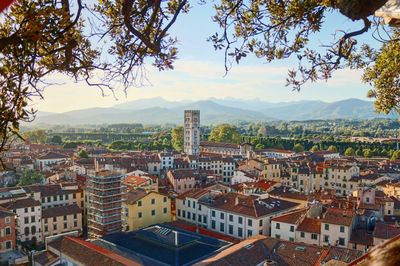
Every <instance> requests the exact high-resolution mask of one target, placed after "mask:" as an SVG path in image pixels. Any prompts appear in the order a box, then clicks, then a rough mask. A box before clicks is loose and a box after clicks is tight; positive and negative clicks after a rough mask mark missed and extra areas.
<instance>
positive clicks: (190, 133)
mask: <svg viewBox="0 0 400 266" xmlns="http://www.w3.org/2000/svg"><path fill="white" fill-rule="evenodd" d="M184 119H185V124H184V145H183V150H184V152H185V153H186V154H188V155H197V154H199V153H200V110H185V117H184Z"/></svg>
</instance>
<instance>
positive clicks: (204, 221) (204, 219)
mask: <svg viewBox="0 0 400 266" xmlns="http://www.w3.org/2000/svg"><path fill="white" fill-rule="evenodd" d="M205 223H207V216H206V215H204V216H203V224H205Z"/></svg>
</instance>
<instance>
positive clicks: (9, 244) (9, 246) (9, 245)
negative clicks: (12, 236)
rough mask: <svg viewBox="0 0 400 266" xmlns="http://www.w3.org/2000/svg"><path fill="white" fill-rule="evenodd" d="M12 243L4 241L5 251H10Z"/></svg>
mask: <svg viewBox="0 0 400 266" xmlns="http://www.w3.org/2000/svg"><path fill="white" fill-rule="evenodd" d="M11 246H12V242H11V241H6V249H11Z"/></svg>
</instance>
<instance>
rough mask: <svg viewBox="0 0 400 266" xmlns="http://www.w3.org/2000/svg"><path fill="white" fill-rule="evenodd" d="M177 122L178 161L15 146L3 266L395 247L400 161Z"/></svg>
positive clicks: (258, 259) (286, 256)
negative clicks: (282, 145) (272, 143)
mask: <svg viewBox="0 0 400 266" xmlns="http://www.w3.org/2000/svg"><path fill="white" fill-rule="evenodd" d="M183 121H184V152H183V153H179V152H176V151H163V152H158V153H153V152H143V151H137V152H113V151H109V150H107V149H105V148H97V147H92V146H86V145H84V144H82V145H80V146H79V147H78V148H77V149H74V150H72V149H63V148H62V147H61V146H57V145H50V144H35V143H17V144H14V145H13V146H12V147H11V148H10V149H9V150H7V151H6V152H5V153H4V154H3V155H2V161H3V163H4V166H5V170H4V171H3V172H0V184H2V185H3V187H2V188H0V232H1V234H0V252H1V253H0V264H1V265H3V264H4V265H7V264H9V265H88V264H90V265H95V264H96V262H97V264H98V265H104V264H102V263H103V262H104V261H108V262H109V265H359V264H360V265H362V263H363V262H364V261H365V260H367V259H368V258H369V256H370V254H371V251H372V250H373V249H374V247H377V246H379V247H380V246H385V245H390V244H391V243H393V242H394V241H398V240H399V239H400V161H396V160H386V159H368V158H358V157H353V156H343V155H341V154H339V153H338V152H335V151H316V152H309V151H306V152H299V153H296V152H294V151H291V150H277V149H257V150H256V149H255V148H254V147H253V146H252V145H251V144H250V143H241V144H230V143H217V142H210V141H201V140H200V133H201V132H200V111H198V110H186V111H185V112H184V119H183ZM82 150H85V152H86V153H87V155H88V156H87V158H81V157H79V156H77V153H78V151H82ZM23 173H25V174H23ZM26 173H30V174H31V175H34V174H41V175H42V176H43V177H44V178H43V179H42V180H41V181H40V182H38V183H35V184H29V185H24V184H23V183H22V184H21V182H19V181H20V180H17V177H20V176H21V175H26ZM26 178H29V174H28V176H27V177H26ZM18 182H19V183H18Z"/></svg>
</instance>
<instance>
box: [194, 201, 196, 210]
mask: <svg viewBox="0 0 400 266" xmlns="http://www.w3.org/2000/svg"><path fill="white" fill-rule="evenodd" d="M193 209H196V202H194V201H193Z"/></svg>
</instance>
